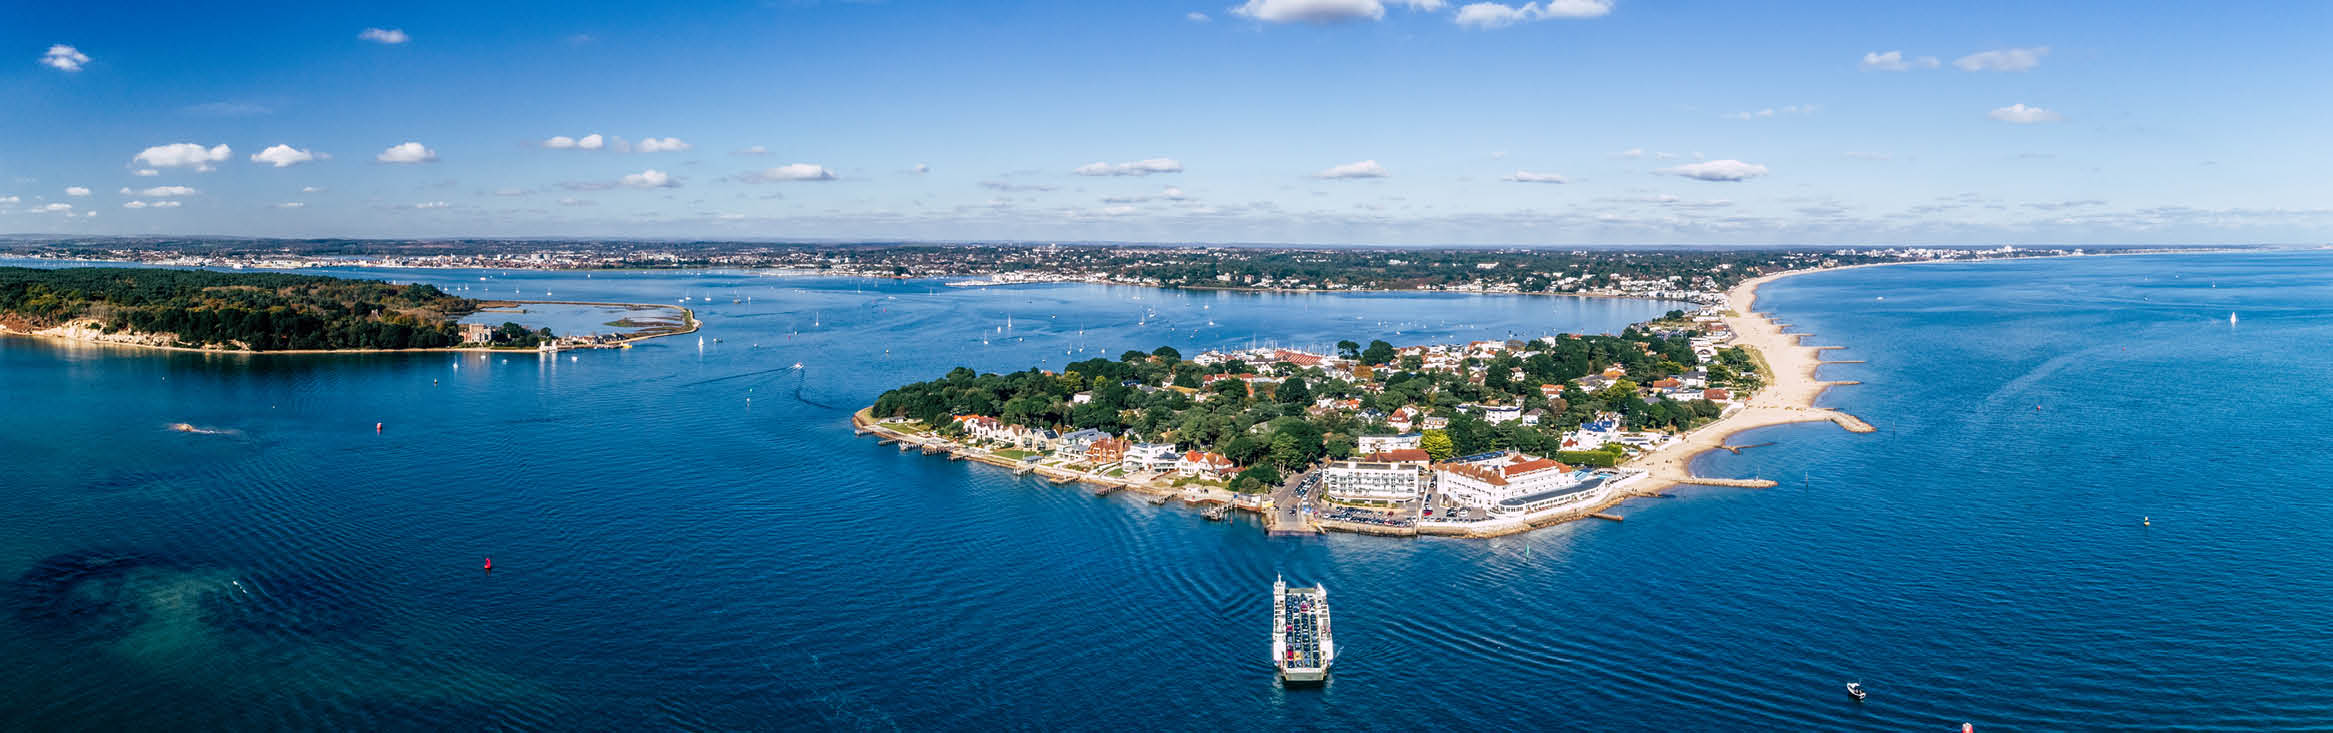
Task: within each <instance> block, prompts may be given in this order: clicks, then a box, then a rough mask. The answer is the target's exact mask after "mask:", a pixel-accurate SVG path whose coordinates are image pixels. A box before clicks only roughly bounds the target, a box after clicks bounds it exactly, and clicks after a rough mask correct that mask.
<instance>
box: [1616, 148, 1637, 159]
mask: <svg viewBox="0 0 2333 733" xmlns="http://www.w3.org/2000/svg"><path fill="white" fill-rule="evenodd" d="M1612 157H1615V158H1632V159H1633V158H1642V157H1644V148H1629V149H1627V150H1622V151H1620V152H1617V153H1613V154H1612Z"/></svg>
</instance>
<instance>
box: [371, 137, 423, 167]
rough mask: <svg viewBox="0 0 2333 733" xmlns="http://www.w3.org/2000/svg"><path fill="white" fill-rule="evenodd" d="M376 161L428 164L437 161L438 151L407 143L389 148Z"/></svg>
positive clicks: (418, 144)
mask: <svg viewBox="0 0 2333 733" xmlns="http://www.w3.org/2000/svg"><path fill="white" fill-rule="evenodd" d="M373 159H374V160H378V161H380V162H383V163H427V162H430V161H433V160H437V151H435V150H431V149H429V148H426V147H422V145H421V143H415V142H407V143H398V144H396V145H391V146H389V149H387V150H383V151H381V154H380V155H376V156H373Z"/></svg>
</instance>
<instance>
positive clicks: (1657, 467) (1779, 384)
mask: <svg viewBox="0 0 2333 733" xmlns="http://www.w3.org/2000/svg"><path fill="white" fill-rule="evenodd" d="M1834 269H1838V268H1834ZM1827 271H1828V270H1791V271H1788V272H1777V273H1773V274H1770V275H1763V276H1760V277H1757V278H1754V279H1751V280H1748V281H1745V282H1743V283H1742V284H1740V285H1736V286H1734V288H1733V289H1732V290H1729V291H1726V307H1727V308H1728V309H1729V311H1730V313H1731V314H1730V315H1727V316H1725V323H1726V325H1727V326H1728V327H1731V328H1732V329H1733V331H1734V340H1733V345H1735V346H1741V347H1746V348H1748V349H1750V350H1751V351H1754V352H1756V353H1757V354H1758V356H1759V358H1760V359H1761V360H1762V361H1763V362H1764V363H1765V365H1766V366H1767V367H1768V368H1769V371H1770V372H1771V373H1770V374H1768V375H1767V378H1768V380H1769V381H1768V382H1767V384H1766V386H1765V387H1764V388H1762V389H1759V390H1758V391H1757V393H1755V394H1752V395H1750V398H1749V401H1748V402H1747V403H1746V404H1745V405H1744V407H1742V409H1740V410H1737V411H1735V412H1734V413H1733V414H1730V415H1726V416H1725V417H1722V418H1719V419H1718V420H1717V421H1716V422H1712V423H1710V424H1708V425H1704V426H1701V427H1700V428H1698V429H1695V430H1693V431H1692V432H1690V433H1687V434H1685V436H1684V438H1683V439H1682V440H1679V441H1677V442H1675V443H1671V444H1669V445H1668V446H1666V447H1663V448H1661V449H1660V450H1656V451H1653V452H1651V453H1648V454H1645V455H1644V456H1641V457H1639V458H1637V459H1636V460H1634V461H1630V462H1629V463H1628V464H1626V466H1625V467H1627V468H1634V469H1639V470H1643V471H1645V472H1646V478H1647V479H1649V480H1648V481H1644V482H1642V483H1640V484H1638V488H1637V492H1638V493H1656V492H1659V491H1660V490H1662V489H1665V488H1668V487H1670V486H1674V485H1676V484H1683V483H1707V484H1716V485H1771V484H1770V483H1768V482H1764V481H1758V480H1755V479H1752V480H1742V479H1708V478H1703V477H1699V476H1695V475H1693V469H1692V464H1693V457H1694V456H1698V455H1701V454H1702V453H1703V452H1705V451H1710V450H1717V449H1720V448H1722V447H1724V446H1725V445H1726V440H1727V439H1728V438H1731V437H1732V436H1733V435H1734V434H1736V433H1740V432H1742V431H1744V430H1751V429H1754V428H1762V427H1767V426H1770V425H1784V424H1789V423H1801V422H1822V421H1829V422H1834V423H1838V424H1839V426H1840V427H1842V428H1846V429H1847V430H1849V431H1851V432H1858V433H1868V432H1871V431H1872V427H1871V426H1870V425H1869V424H1866V423H1864V422H1863V421H1862V420H1860V419H1857V418H1856V417H1855V416H1853V415H1849V414H1847V413H1845V412H1841V411H1839V410H1833V409H1829V408H1823V407H1816V406H1815V400H1816V398H1819V397H1821V396H1822V394H1823V391H1824V390H1827V389H1830V388H1831V387H1832V386H1833V385H1836V384H1842V383H1841V382H1826V381H1823V380H1821V379H1819V378H1817V377H1816V376H1815V371H1816V369H1818V368H1820V367H1821V366H1822V363H1823V361H1822V353H1823V351H1824V350H1823V349H1819V348H1816V347H1812V346H1803V345H1800V344H1799V343H1798V342H1799V339H1800V338H1803V337H1805V336H1806V334H1803V333H1783V332H1782V325H1781V324H1778V323H1775V322H1774V319H1772V318H1768V317H1766V314H1763V313H1759V312H1756V311H1753V310H1751V309H1750V306H1751V304H1752V303H1754V302H1755V301H1756V300H1757V297H1758V286H1760V285H1764V284H1766V283H1769V282H1773V281H1775V280H1779V279H1782V278H1785V277H1790V276H1792V275H1801V274H1805V273H1809V272H1827Z"/></svg>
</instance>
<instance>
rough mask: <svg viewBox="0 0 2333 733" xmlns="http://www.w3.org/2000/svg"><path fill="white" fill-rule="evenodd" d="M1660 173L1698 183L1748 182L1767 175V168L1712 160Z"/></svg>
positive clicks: (1734, 161)
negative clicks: (1689, 179) (1682, 177)
mask: <svg viewBox="0 0 2333 733" xmlns="http://www.w3.org/2000/svg"><path fill="white" fill-rule="evenodd" d="M1656 172H1659V173H1667V174H1669V175H1672V176H1684V177H1686V178H1691V179H1693V180H1696V181H1725V182H1733V181H1747V180H1750V179H1752V178H1757V177H1759V176H1763V175H1766V166H1762V165H1758V164H1756V163H1744V162H1741V161H1738V160H1711V161H1704V162H1700V163H1687V164H1684V165H1680V166H1676V167H1674V168H1662V169H1660V170H1659V171H1656Z"/></svg>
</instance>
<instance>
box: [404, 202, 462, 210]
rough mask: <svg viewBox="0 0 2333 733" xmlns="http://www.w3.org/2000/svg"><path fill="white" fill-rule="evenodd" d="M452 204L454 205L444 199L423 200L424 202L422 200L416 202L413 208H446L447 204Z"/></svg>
mask: <svg viewBox="0 0 2333 733" xmlns="http://www.w3.org/2000/svg"><path fill="white" fill-rule="evenodd" d="M451 205H452V204H448V203H446V202H444V201H423V202H421V203H418V204H414V205H413V208H416V209H443V208H445V207H447V206H451Z"/></svg>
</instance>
